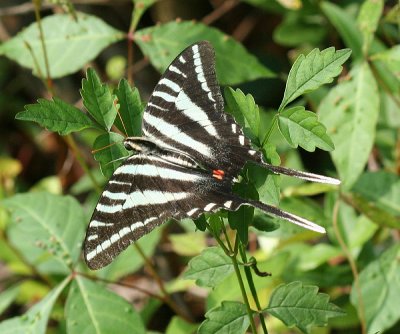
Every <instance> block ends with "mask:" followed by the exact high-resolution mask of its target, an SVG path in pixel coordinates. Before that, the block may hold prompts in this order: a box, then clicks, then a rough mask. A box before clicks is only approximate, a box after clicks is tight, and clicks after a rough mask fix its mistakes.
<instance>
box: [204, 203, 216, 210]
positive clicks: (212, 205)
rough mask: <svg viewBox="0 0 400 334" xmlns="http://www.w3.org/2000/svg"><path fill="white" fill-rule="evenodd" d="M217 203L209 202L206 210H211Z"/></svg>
mask: <svg viewBox="0 0 400 334" xmlns="http://www.w3.org/2000/svg"><path fill="white" fill-rule="evenodd" d="M216 205H217V204H215V203H209V204H207V205H206V206H205V207H204V210H205V211H210V210H211V209H212V208H213V207H214V206H216Z"/></svg>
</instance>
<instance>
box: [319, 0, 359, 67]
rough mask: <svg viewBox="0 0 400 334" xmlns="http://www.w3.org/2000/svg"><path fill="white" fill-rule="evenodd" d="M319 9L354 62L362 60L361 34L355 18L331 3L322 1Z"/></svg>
mask: <svg viewBox="0 0 400 334" xmlns="http://www.w3.org/2000/svg"><path fill="white" fill-rule="evenodd" d="M320 8H321V10H322V12H323V13H324V14H325V15H326V16H327V17H328V20H329V21H330V23H331V24H332V25H333V26H334V28H335V30H336V31H337V32H338V33H339V35H340V37H342V39H343V41H344V43H345V45H346V46H347V47H348V48H349V49H351V52H352V53H351V54H352V57H353V58H354V59H356V60H360V59H362V57H363V53H362V34H361V32H360V31H359V30H358V28H357V25H356V20H355V18H354V17H353V16H351V15H350V14H349V13H348V12H346V11H345V10H343V9H342V8H340V7H339V6H338V5H336V4H334V3H332V2H327V1H323V2H321V4H320Z"/></svg>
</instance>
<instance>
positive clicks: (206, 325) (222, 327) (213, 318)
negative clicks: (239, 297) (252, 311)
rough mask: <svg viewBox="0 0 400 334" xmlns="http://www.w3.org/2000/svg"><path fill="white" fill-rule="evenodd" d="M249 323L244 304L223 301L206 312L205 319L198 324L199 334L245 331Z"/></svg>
mask: <svg viewBox="0 0 400 334" xmlns="http://www.w3.org/2000/svg"><path fill="white" fill-rule="evenodd" d="M249 325H250V321H249V317H248V315H247V311H246V306H245V305H244V304H243V303H239V302H232V301H224V302H222V304H221V306H218V307H215V308H213V309H211V310H210V311H208V312H207V313H206V320H205V321H204V322H203V323H202V324H201V325H200V327H199V329H198V332H197V333H199V334H209V333H214V334H225V333H235V334H240V333H246V330H247V328H248V327H249Z"/></svg>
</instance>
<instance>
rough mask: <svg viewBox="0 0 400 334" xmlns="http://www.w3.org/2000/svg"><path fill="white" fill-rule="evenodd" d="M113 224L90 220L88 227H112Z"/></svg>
mask: <svg viewBox="0 0 400 334" xmlns="http://www.w3.org/2000/svg"><path fill="white" fill-rule="evenodd" d="M113 225H114V224H113V223H103V222H99V221H98V220H92V221H91V222H90V224H89V226H90V227H103V226H113Z"/></svg>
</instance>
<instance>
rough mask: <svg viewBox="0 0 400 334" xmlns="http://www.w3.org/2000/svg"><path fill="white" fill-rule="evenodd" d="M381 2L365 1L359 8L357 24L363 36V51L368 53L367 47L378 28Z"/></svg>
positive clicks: (375, 0) (379, 0)
mask: <svg viewBox="0 0 400 334" xmlns="http://www.w3.org/2000/svg"><path fill="white" fill-rule="evenodd" d="M383 3H384V1H383V0H365V1H364V2H363V4H362V6H361V8H360V13H359V14H358V18H357V23H358V27H359V29H360V31H361V33H362V35H363V51H364V54H367V53H368V49H369V46H370V44H371V42H372V39H373V37H374V33H375V31H376V29H377V27H378V23H379V19H380V17H381V15H382V11H383Z"/></svg>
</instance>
